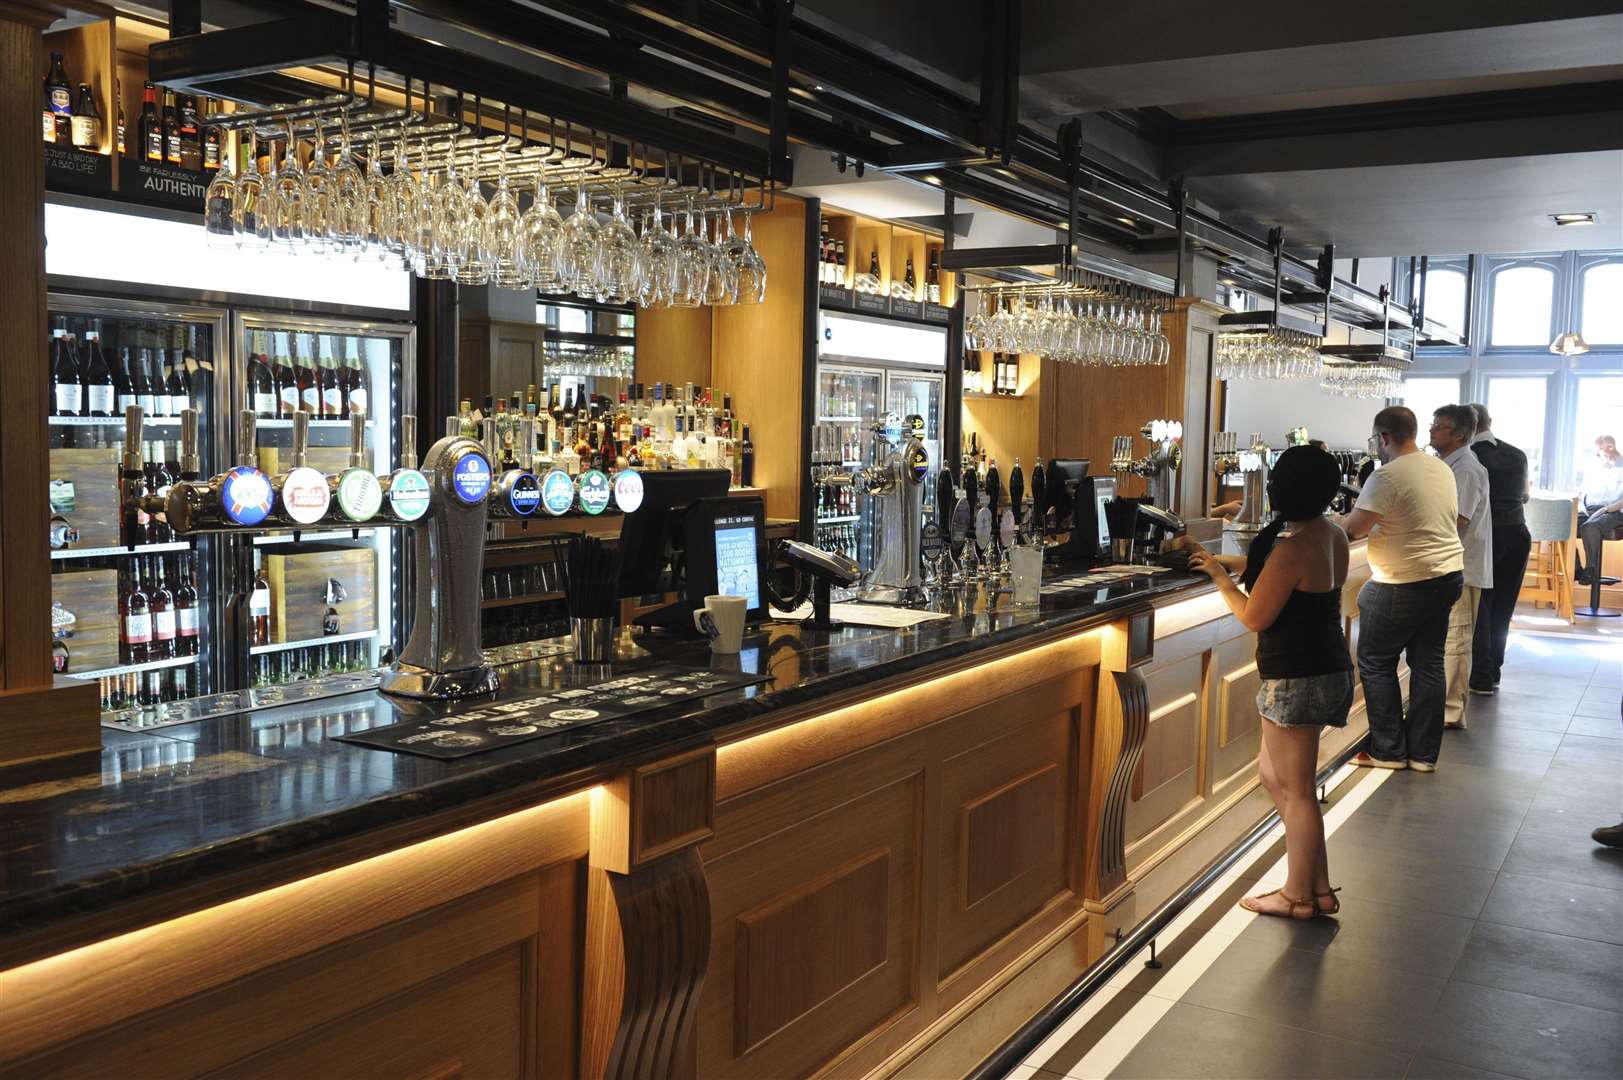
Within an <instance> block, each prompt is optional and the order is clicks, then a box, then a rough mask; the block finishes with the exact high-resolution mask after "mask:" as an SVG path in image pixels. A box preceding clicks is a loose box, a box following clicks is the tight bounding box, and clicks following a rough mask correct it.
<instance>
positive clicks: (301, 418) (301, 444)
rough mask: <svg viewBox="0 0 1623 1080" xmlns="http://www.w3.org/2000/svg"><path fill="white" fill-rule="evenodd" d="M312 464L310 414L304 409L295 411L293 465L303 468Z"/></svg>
mask: <svg viewBox="0 0 1623 1080" xmlns="http://www.w3.org/2000/svg"><path fill="white" fill-rule="evenodd" d="M309 464H310V414H309V413H308V412H306V411H305V410H304V409H296V410H294V413H293V467H294V468H295V469H303V468H306V467H308V466H309Z"/></svg>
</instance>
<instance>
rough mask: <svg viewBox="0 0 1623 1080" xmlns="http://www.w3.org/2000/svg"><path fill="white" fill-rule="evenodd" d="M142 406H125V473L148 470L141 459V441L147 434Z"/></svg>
mask: <svg viewBox="0 0 1623 1080" xmlns="http://www.w3.org/2000/svg"><path fill="white" fill-rule="evenodd" d="M144 429H145V422H144V420H143V418H142V414H141V406H139V405H126V406H124V461H123V465H124V471H125V472H127V473H128V472H140V471H141V470H142V469H144V468H146V462H144V461H143V460H142V459H141V439H142V436H143V435H145V434H146V431H145V430H144Z"/></svg>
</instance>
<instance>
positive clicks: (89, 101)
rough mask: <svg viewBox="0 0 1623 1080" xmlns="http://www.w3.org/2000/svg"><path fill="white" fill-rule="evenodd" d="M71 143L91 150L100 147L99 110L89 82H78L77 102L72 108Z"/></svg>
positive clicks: (82, 148)
mask: <svg viewBox="0 0 1623 1080" xmlns="http://www.w3.org/2000/svg"><path fill="white" fill-rule="evenodd" d="M72 129H73V145H74V146H77V147H78V148H79V149H81V150H90V151H92V152H94V151H96V150H99V149H101V110H100V109H99V108H97V106H96V95H94V94H92V93H91V92H90V84H89V83H80V84H79V102H78V104H77V105H75V106H74V109H73V123H72Z"/></svg>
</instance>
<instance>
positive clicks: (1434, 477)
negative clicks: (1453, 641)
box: [1342, 405, 1465, 772]
mask: <svg viewBox="0 0 1623 1080" xmlns="http://www.w3.org/2000/svg"><path fill="white" fill-rule="evenodd" d="M1416 427H1417V425H1416V423H1415V417H1414V413H1413V412H1411V411H1409V410H1408V409H1406V408H1404V407H1403V406H1402V405H1394V406H1392V407H1390V408H1386V409H1382V410H1381V411H1380V412H1378V413H1376V414H1375V421H1374V424H1373V428H1374V432H1373V434H1372V435H1371V436H1370V440H1369V449H1370V452H1371V453H1372V454H1375V455H1376V456H1378V457H1379V458H1380V459H1381V462H1382V467H1381V468H1379V469H1377V470H1376V471H1375V472H1373V473H1371V474H1370V477H1369V479H1368V480H1367V481H1365V483H1364V489H1363V492H1362V493H1361V494H1360V495H1359V496H1358V502H1357V503H1356V504H1355V505H1354V506H1353V511H1352V513H1350V514H1348V515H1347V517H1346V519H1345V520H1344V521H1343V523H1342V524H1343V527H1344V528H1345V529H1346V530H1347V535H1348V536H1349V537H1351V538H1353V539H1357V538H1359V537H1362V536H1367V537H1369V566H1370V572H1371V578H1370V580H1369V581H1368V582H1366V583H1365V584H1364V587H1363V588H1362V589H1360V590H1359V592H1358V675H1359V678H1360V679H1361V680H1362V681H1363V684H1364V705H1365V708H1366V709H1367V710H1368V714H1369V745H1368V749H1366V750H1365V751H1364V752H1363V753H1360V754H1359V755H1358V756H1357V757H1355V758H1353V763H1354V764H1355V765H1372V766H1376V767H1378V768H1383V769H1403V768H1413V769H1416V770H1417V771H1420V772H1432V771H1434V770H1435V769H1436V768H1437V754H1438V751H1440V750H1441V749H1442V743H1443V699H1444V694H1445V690H1446V686H1447V680H1446V677H1445V675H1444V666H1443V648H1444V644H1445V642H1446V641H1447V640H1448V613H1449V611H1450V609H1452V608H1453V606H1454V602H1455V601H1456V600H1458V599H1459V598H1460V591H1461V589H1462V588H1463V587H1464V585H1463V581H1462V574H1461V569H1462V568H1463V566H1464V564H1465V549H1464V547H1463V546H1462V545H1461V544H1460V535H1459V527H1458V519H1459V493H1458V491H1457V490H1456V487H1455V484H1454V473H1453V471H1452V470H1450V469H1449V467H1448V466H1447V465H1444V464H1443V463H1442V462H1441V461H1438V460H1437V459H1436V458H1434V457H1431V456H1430V455H1428V454H1424V453H1422V452H1421V450H1420V447H1419V446H1417V445H1416V444H1415V434H1416ZM1400 655H1406V656H1407V657H1408V660H1409V708H1408V711H1407V712H1405V711H1404V708H1403V691H1402V689H1401V688H1400V687H1399V685H1398V657H1399V656H1400Z"/></svg>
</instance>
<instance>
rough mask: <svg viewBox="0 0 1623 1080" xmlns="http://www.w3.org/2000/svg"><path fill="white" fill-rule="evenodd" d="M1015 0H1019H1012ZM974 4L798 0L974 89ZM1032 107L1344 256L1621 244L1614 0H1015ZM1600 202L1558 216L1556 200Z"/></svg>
mask: <svg viewBox="0 0 1623 1080" xmlns="http://www.w3.org/2000/svg"><path fill="white" fill-rule="evenodd" d="M1009 2H1016V3H1018V2H1019V0H1009ZM978 8H979V5H975V4H966V3H960V2H958V0H951V2H948V3H946V4H945V6H944V5H943V4H942V3H941V2H940V0H929V2H925V0H898V2H895V3H886V4H873V3H871V2H868V0H803V3H802V4H801V5H800V6H799V7H798V9H797V14H798V15H799V16H800V17H803V18H807V19H809V20H812V21H815V22H817V23H819V24H821V25H823V26H824V27H827V28H839V29H841V30H843V31H844V32H845V33H846V34H847V35H848V36H849V37H850V38H851V39H852V40H855V41H857V42H858V43H860V44H863V45H865V46H867V47H869V48H872V49H874V50H875V51H877V52H879V53H880V54H881V55H883V56H886V57H888V58H890V59H893V60H901V61H904V62H907V63H908V64H909V65H910V66H912V67H914V68H915V69H916V70H920V71H923V72H927V73H928V74H929V75H930V76H931V77H932V78H933V79H936V80H937V81H939V82H941V83H942V84H944V85H948V86H951V87H953V88H954V89H955V90H957V91H959V92H961V93H967V94H968V95H969V96H971V97H975V96H977V95H978V92H979V70H980V67H981V59H980V56H979V55H978V49H979V45H978V44H977V42H978V41H979V40H983V36H982V35H977V33H976V32H975V30H976V27H977V21H976V20H977V19H978V18H979V17H980V15H979V13H978V10H977V9H978ZM1020 10H1021V13H1022V22H1021V28H1020V33H1021V37H1020V42H1021V49H1020V102H1019V110H1020V116H1021V119H1022V120H1023V121H1024V122H1026V123H1029V124H1033V125H1035V126H1038V127H1042V128H1047V129H1053V128H1055V127H1057V126H1058V125H1059V124H1060V123H1062V122H1064V121H1066V120H1068V119H1070V118H1072V117H1078V116H1080V117H1082V118H1083V119H1084V128H1083V131H1084V138H1085V139H1086V141H1087V142H1088V143H1089V145H1090V148H1091V149H1092V150H1093V151H1094V152H1095V153H1097V152H1099V151H1100V150H1101V148H1104V149H1105V150H1106V152H1107V153H1108V154H1109V156H1110V158H1111V159H1112V160H1113V161H1114V162H1116V163H1121V164H1124V165H1125V167H1127V168H1128V169H1130V171H1134V172H1137V173H1138V174H1140V175H1141V176H1143V177H1144V178H1145V179H1148V180H1150V181H1152V182H1153V183H1155V184H1156V185H1157V186H1161V185H1165V184H1167V183H1168V182H1170V181H1171V180H1172V179H1174V178H1176V177H1180V176H1181V177H1185V178H1186V179H1187V183H1188V186H1189V190H1190V192H1191V193H1192V194H1193V195H1194V196H1195V197H1196V198H1197V199H1199V200H1200V201H1201V203H1202V204H1204V205H1208V206H1211V207H1213V208H1214V209H1216V210H1218V211H1219V212H1221V213H1222V214H1223V215H1224V216H1225V217H1227V218H1232V219H1233V220H1236V221H1240V222H1245V223H1247V224H1250V225H1254V226H1257V227H1258V228H1260V229H1263V230H1266V228H1268V227H1271V226H1274V225H1278V226H1282V227H1283V228H1284V229H1285V237H1286V243H1287V246H1289V247H1290V248H1292V249H1295V250H1299V251H1303V252H1308V251H1315V250H1316V249H1317V248H1319V247H1320V246H1322V245H1324V244H1329V243H1333V244H1335V245H1336V254H1337V256H1338V257H1359V258H1376V257H1384V256H1394V255H1396V256H1405V255H1411V254H1434V253H1435V254H1443V253H1456V252H1467V251H1469V252H1508V251H1535V250H1551V249H1562V248H1579V249H1586V250H1593V249H1600V248H1623V0H1541V2H1540V3H1537V4H1530V3H1526V2H1525V0H1429V2H1427V3H1423V4H1415V3H1413V2H1412V0H1360V2H1359V3H1357V4H1341V5H1327V4H1301V3H1299V2H1298V0H1257V2H1253V3H1249V4H1245V5H1229V6H1213V5H1211V4H1210V3H1207V2H1204V0H1163V2H1162V3H1157V4H1143V5H1110V6H1109V7H1108V8H1106V7H1101V6H1098V5H1081V4H1077V3H1075V2H1073V0H1025V2H1024V3H1022V4H1021V5H1020ZM1570 210H1586V211H1594V212H1596V213H1597V214H1598V215H1599V221H1598V223H1597V224H1596V225H1595V226H1593V227H1589V228H1583V229H1561V230H1559V231H1558V230H1557V229H1556V228H1555V227H1554V226H1553V224H1552V223H1551V222H1550V221H1549V218H1548V216H1547V215H1549V214H1551V213H1555V212H1559V211H1570Z"/></svg>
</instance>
